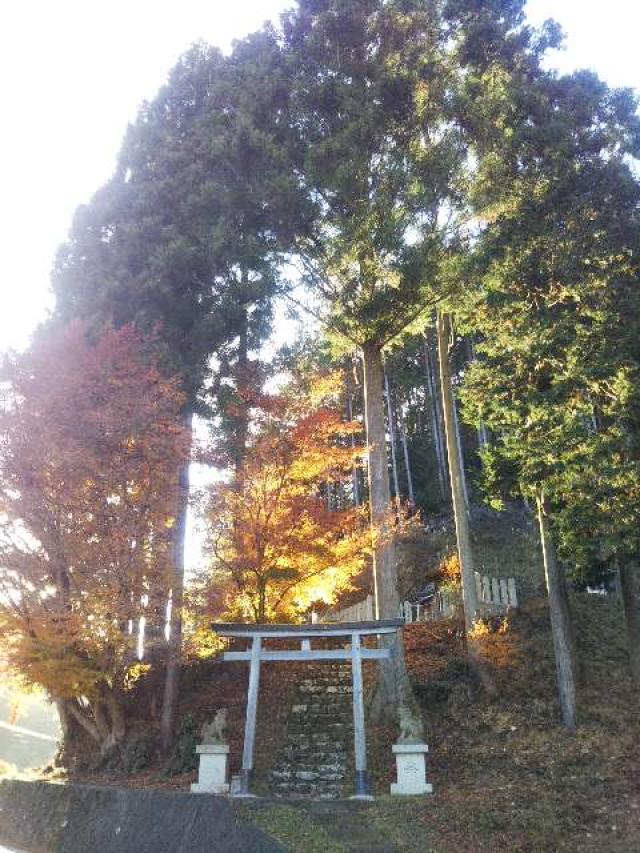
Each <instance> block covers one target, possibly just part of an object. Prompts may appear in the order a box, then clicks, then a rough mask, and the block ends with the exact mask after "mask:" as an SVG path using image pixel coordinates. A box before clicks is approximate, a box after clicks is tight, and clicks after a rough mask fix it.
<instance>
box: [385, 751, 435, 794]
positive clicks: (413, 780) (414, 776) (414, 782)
mask: <svg viewBox="0 0 640 853" xmlns="http://www.w3.org/2000/svg"><path fill="white" fill-rule="evenodd" d="M391 748H392V750H393V754H394V755H395V757H396V766H397V770H398V781H397V782H393V783H392V785H391V793H392V794H398V795H404V796H407V795H415V794H430V793H431V792H432V791H433V785H430V784H429V783H428V782H427V777H426V763H425V754H426V753H427V752H428V751H429V747H428V746H427V745H426V744H425V743H395V744H394V745H393V746H392V747H391Z"/></svg>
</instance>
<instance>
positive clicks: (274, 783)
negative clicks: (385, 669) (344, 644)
mask: <svg viewBox="0 0 640 853" xmlns="http://www.w3.org/2000/svg"><path fill="white" fill-rule="evenodd" d="M352 732H353V712H352V707H351V667H350V666H349V665H344V664H338V665H336V664H316V665H313V666H310V667H309V670H308V674H307V675H306V676H305V678H303V679H302V681H301V682H300V683H299V685H298V686H297V689H296V694H295V697H294V700H293V703H292V706H291V709H290V711H289V715H288V719H287V734H286V740H285V743H284V744H283V746H282V748H281V750H280V755H279V757H278V760H277V762H276V765H275V767H274V768H273V770H272V771H271V773H270V775H269V787H270V790H271V793H272V795H273V796H276V797H288V798H312V799H337V798H339V797H341V796H342V795H343V788H344V785H345V780H346V777H347V767H348V756H349V751H350V749H351V748H352V747H351V743H352V738H353V735H352Z"/></svg>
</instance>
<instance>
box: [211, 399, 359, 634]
mask: <svg viewBox="0 0 640 853" xmlns="http://www.w3.org/2000/svg"><path fill="white" fill-rule="evenodd" d="M257 412H258V417H257V420H256V422H254V433H253V436H252V438H251V441H250V443H249V446H248V448H247V452H246V455H245V459H244V463H243V466H242V470H241V472H240V475H239V476H238V477H236V478H235V479H234V480H233V481H231V482H225V483H218V484H216V485H215V486H214V487H212V490H211V495H210V501H209V504H208V510H207V513H206V517H207V521H208V542H209V548H210V552H211V555H212V568H211V572H210V575H209V579H208V590H209V597H210V600H214V601H215V602H216V603H217V605H218V607H220V605H221V603H222V602H224V607H225V609H226V614H227V616H229V617H231V618H239V619H243V620H244V619H251V620H254V621H257V622H265V621H273V620H277V619H284V620H290V619H294V618H296V617H299V616H300V614H302V613H304V612H305V611H307V610H308V609H309V607H310V606H311V605H312V604H313V603H314V602H319V601H323V602H325V603H330V602H332V601H333V600H334V599H335V597H336V596H337V594H338V593H339V592H341V591H343V590H345V589H347V588H349V585H350V581H351V579H352V578H353V577H354V575H356V574H357V573H358V572H360V571H361V570H362V568H363V566H364V561H365V559H366V554H367V552H368V551H369V549H370V545H371V535H370V532H369V531H368V527H367V519H366V515H365V514H364V512H363V510H362V509H360V508H356V507H353V506H351V505H350V502H349V501H347V500H344V501H342V502H340V501H336V500H329V499H328V495H327V492H328V490H330V491H331V492H336V491H337V490H338V489H339V487H340V484H341V483H343V482H346V481H347V480H348V479H349V478H350V476H351V469H352V465H353V461H354V457H355V455H356V454H358V453H360V452H361V451H359V450H358V449H357V448H356V449H354V448H353V447H352V446H351V442H350V441H346V440H345V438H347V437H348V436H349V435H350V434H351V433H352V432H353V431H354V430H357V429H359V427H358V426H357V425H356V424H348V423H344V422H343V420H342V419H341V416H340V413H339V412H338V411H337V410H336V409H335V408H332V407H328V406H319V407H315V406H313V405H312V404H311V403H310V401H309V400H308V399H300V398H299V397H296V396H295V395H291V396H288V397H287V396H286V395H283V396H278V397H276V396H273V397H270V398H266V397H265V398H263V399H262V401H261V402H260V407H259V409H257ZM340 503H341V504H342V505H341V506H340Z"/></svg>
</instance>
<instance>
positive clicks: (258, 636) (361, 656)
mask: <svg viewBox="0 0 640 853" xmlns="http://www.w3.org/2000/svg"><path fill="white" fill-rule="evenodd" d="M403 624H404V621H403V620H402V619H387V620H382V621H370V622H334V623H315V624H311V625H250V624H244V623H237V622H218V623H215V624H213V625H212V626H211V627H212V628H213V630H214V631H215V632H216V633H217V634H218V635H219V636H221V637H245V638H247V639H248V640H251V644H250V647H249V648H248V649H247V650H246V651H237V652H236V651H227V652H224V656H223V659H224V660H225V661H248V662H249V665H250V666H249V688H248V693H247V717H246V721H245V729H244V748H243V752H242V770H241V773H240V791H239V794H240V795H241V796H242V795H244V796H249V795H250V792H249V785H250V780H251V773H252V770H253V750H254V743H255V735H256V715H257V710H258V690H259V686H260V664H261V663H268V662H269V661H292V662H294V661H295V662H299V661H351V674H352V682H353V739H354V747H355V765H356V774H355V796H356V797H366V796H367V795H368V793H369V785H368V779H367V750H366V738H365V724H364V697H363V692H362V661H363V660H383V659H385V658H390V657H391V649H389V648H375V649H368V648H365V647H364V646H363V645H362V638H363V637H369V636H379V635H380V634H394V633H395V632H396V631H398V629H399V628H400V627H401V626H402V625H403ZM327 637H334V638H341V637H342V638H344V640H343V643H344V644H345V645H344V647H343V648H340V649H319V648H313V647H312V642H313V641H314V640H319V639H326V638H327ZM267 639H287V640H292V639H295V640H300V648H299V649H289V650H286V649H267V648H264V647H263V640H267ZM348 643H350V648H348V647H347V644H348Z"/></svg>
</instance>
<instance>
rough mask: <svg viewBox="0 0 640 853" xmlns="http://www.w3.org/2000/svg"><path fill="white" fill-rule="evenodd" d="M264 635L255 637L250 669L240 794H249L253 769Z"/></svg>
mask: <svg viewBox="0 0 640 853" xmlns="http://www.w3.org/2000/svg"><path fill="white" fill-rule="evenodd" d="M261 650H262V637H261V636H260V635H259V634H258V635H256V636H255V637H254V638H253V643H252V646H251V663H250V669H249V691H248V694H247V719H246V721H245V726H244V748H243V750H242V770H241V771H240V794H241V795H243V796H245V797H246V796H249V780H250V778H251V771H252V770H253V745H254V743H255V739H256V716H257V711H258V688H259V687H260V652H261Z"/></svg>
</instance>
